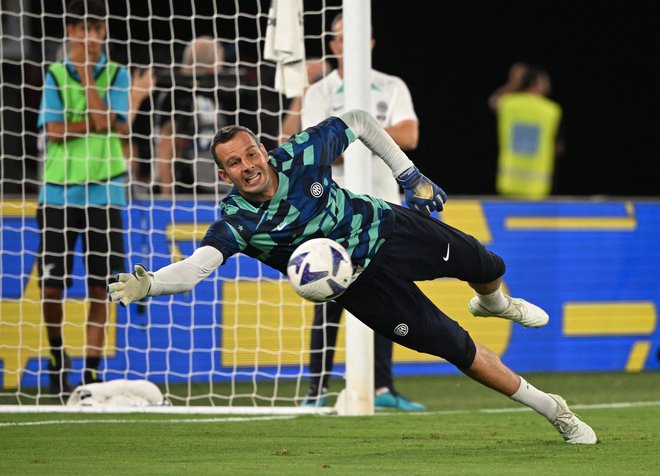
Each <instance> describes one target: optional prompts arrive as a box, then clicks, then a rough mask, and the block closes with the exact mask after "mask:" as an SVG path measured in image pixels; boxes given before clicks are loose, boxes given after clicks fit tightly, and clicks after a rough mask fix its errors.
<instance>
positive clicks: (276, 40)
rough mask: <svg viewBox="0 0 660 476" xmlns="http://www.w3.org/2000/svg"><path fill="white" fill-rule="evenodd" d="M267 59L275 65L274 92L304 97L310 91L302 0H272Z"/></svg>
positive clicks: (266, 48)
mask: <svg viewBox="0 0 660 476" xmlns="http://www.w3.org/2000/svg"><path fill="white" fill-rule="evenodd" d="M264 59H266V60H268V61H273V62H274V63H276V69H275V89H276V90H277V91H279V92H281V93H283V94H285V95H286V97H288V98H291V97H296V96H302V94H303V92H304V90H305V87H307V68H306V66H305V35H304V28H303V2H302V0H273V1H272V3H271V6H270V9H269V10H268V26H267V27H266V42H265V44H264Z"/></svg>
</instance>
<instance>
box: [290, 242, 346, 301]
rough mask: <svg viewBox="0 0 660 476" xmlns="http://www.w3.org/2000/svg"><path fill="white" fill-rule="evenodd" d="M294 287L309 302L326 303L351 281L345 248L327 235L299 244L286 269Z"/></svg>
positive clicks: (343, 289)
mask: <svg viewBox="0 0 660 476" xmlns="http://www.w3.org/2000/svg"><path fill="white" fill-rule="evenodd" d="M286 272H287V275H288V276H289V281H290V282H291V285H292V286H293V289H294V290H295V291H296V292H297V293H298V294H299V295H300V296H302V297H304V298H305V299H307V300H308V301H312V302H326V301H330V300H332V299H335V298H336V297H337V296H339V295H341V294H342V293H343V292H344V291H346V289H347V288H348V286H349V285H350V284H351V281H352V277H353V263H352V262H351V257H350V256H349V254H348V252H347V251H346V249H345V248H344V247H343V246H341V245H340V244H339V243H337V242H336V241H334V240H331V239H329V238H313V239H311V240H308V241H306V242H304V243H303V244H301V245H300V246H298V248H296V249H295V251H294V252H293V254H292V255H291V257H290V258H289V264H288V265H287V268H286Z"/></svg>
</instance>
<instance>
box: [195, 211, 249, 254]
mask: <svg viewBox="0 0 660 476" xmlns="http://www.w3.org/2000/svg"><path fill="white" fill-rule="evenodd" d="M202 246H212V247H213V248H215V249H216V250H218V251H219V252H220V253H222V257H223V261H222V264H224V263H225V262H226V261H227V258H229V257H230V256H233V255H235V254H236V253H240V252H241V251H242V250H244V249H245V248H246V247H247V242H246V241H245V240H244V239H243V238H242V237H241V235H240V234H239V233H238V231H237V230H235V229H234V227H233V226H232V225H231V224H229V223H227V221H226V220H225V219H223V218H220V219H219V220H217V221H216V222H215V223H213V224H212V225H211V226H210V227H209V229H208V230H207V231H206V235H204V238H202V242H201V244H200V247H202Z"/></svg>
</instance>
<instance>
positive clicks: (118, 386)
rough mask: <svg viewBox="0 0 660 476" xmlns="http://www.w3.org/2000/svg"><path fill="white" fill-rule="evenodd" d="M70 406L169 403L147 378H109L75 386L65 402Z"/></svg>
mask: <svg viewBox="0 0 660 476" xmlns="http://www.w3.org/2000/svg"><path fill="white" fill-rule="evenodd" d="M66 404H67V406H71V407H100V406H106V405H108V406H131V407H141V406H151V405H163V406H167V405H169V402H168V401H167V400H166V399H165V397H164V396H163V394H162V393H161V391H160V389H159V388H158V387H157V386H156V385H155V384H154V383H152V382H149V381H147V380H127V379H118V380H109V381H107V382H99V383H90V384H87V385H80V386H78V387H76V389H75V390H74V391H73V393H72V394H71V396H70V397H69V399H68V400H67V402H66Z"/></svg>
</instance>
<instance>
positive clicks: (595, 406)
mask: <svg viewBox="0 0 660 476" xmlns="http://www.w3.org/2000/svg"><path fill="white" fill-rule="evenodd" d="M655 406H660V400H659V401H651V402H620V403H595V404H589V405H571V408H572V409H577V410H585V409H613V408H636V407H655ZM527 411H532V409H531V408H528V407H519V408H491V409H488V408H484V409H478V410H440V411H436V412H415V413H414V414H413V413H410V412H394V411H393V412H387V411H385V412H378V413H375V414H374V415H373V416H394V415H398V416H406V417H410V416H414V415H461V414H468V413H517V412H527ZM300 416H304V415H273V416H253V417H249V416H246V417H224V418H170V419H167V420H137V419H132V420H129V419H121V420H120V419H112V420H44V421H23V422H0V428H2V427H16V426H39V425H69V424H72V425H81V424H97V423H120V424H121V423H234V422H251V421H269V420H292V419H294V418H298V417H300ZM316 416H324V417H327V416H337V415H329V414H317V415H316ZM367 416H369V415H367Z"/></svg>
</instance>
